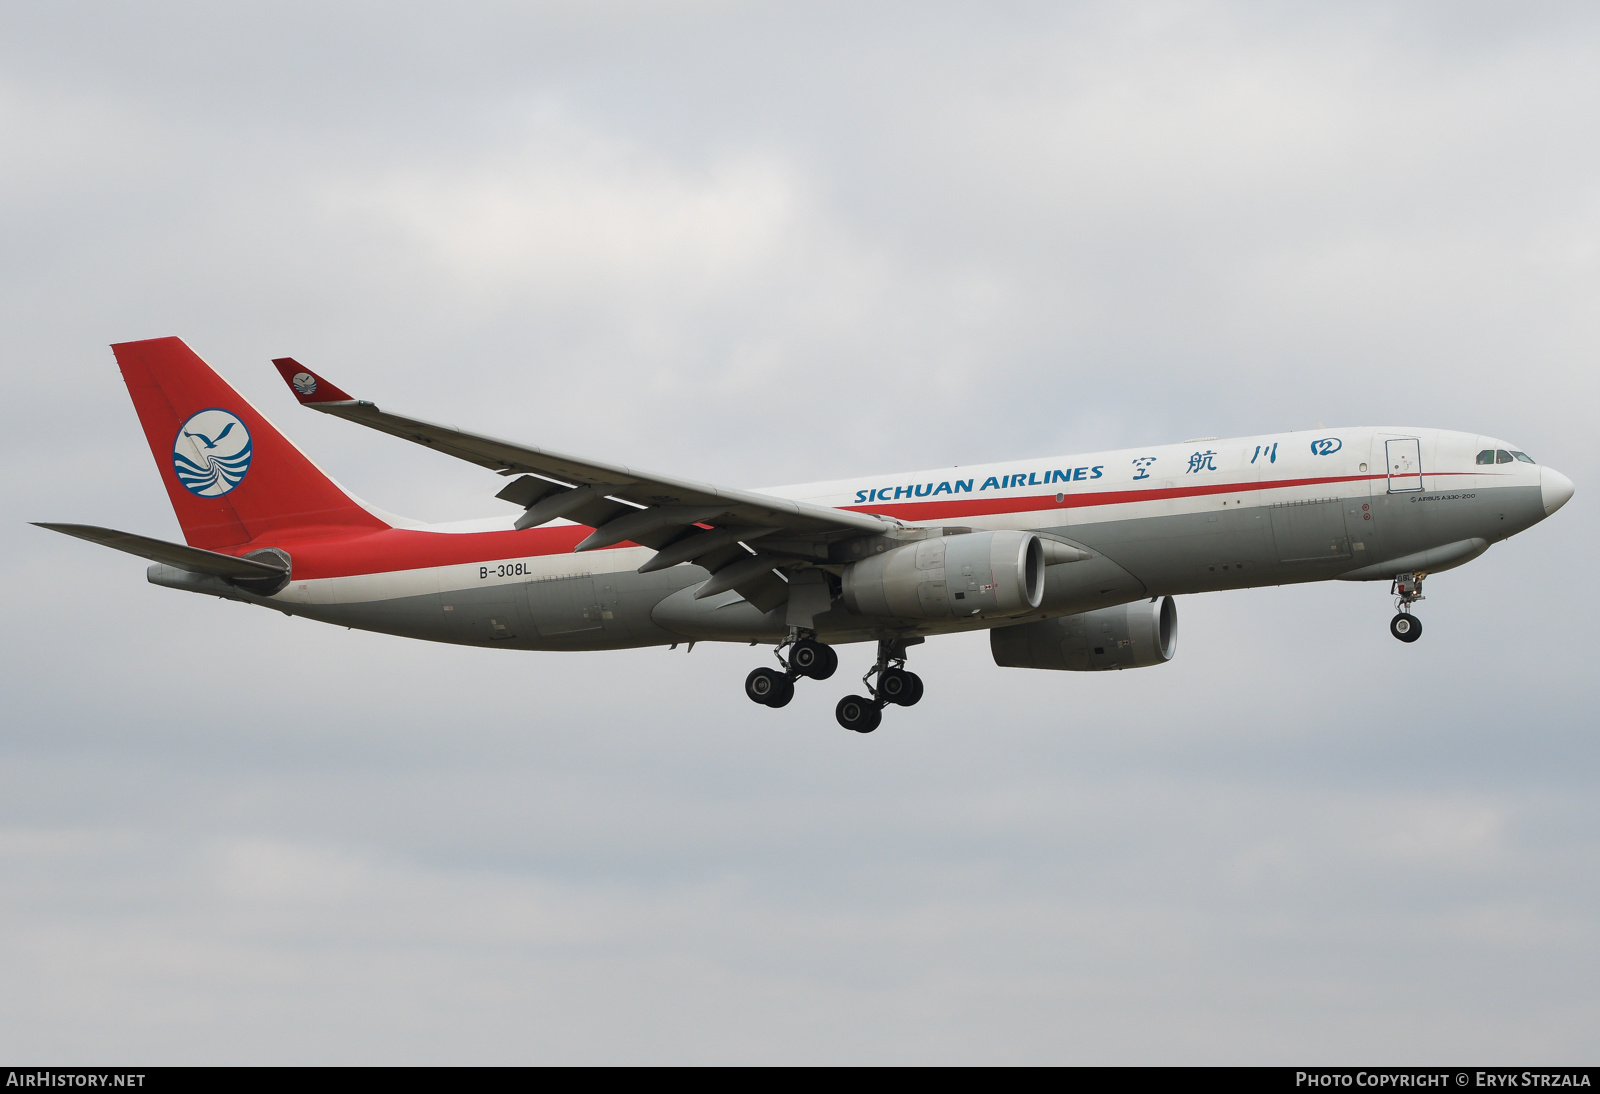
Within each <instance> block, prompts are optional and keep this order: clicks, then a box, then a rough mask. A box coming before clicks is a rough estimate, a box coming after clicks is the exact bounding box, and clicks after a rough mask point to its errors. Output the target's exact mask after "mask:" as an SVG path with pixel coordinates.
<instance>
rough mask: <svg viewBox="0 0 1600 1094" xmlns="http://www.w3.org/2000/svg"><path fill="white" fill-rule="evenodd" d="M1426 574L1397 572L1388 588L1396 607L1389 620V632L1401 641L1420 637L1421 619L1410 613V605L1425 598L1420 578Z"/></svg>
mask: <svg viewBox="0 0 1600 1094" xmlns="http://www.w3.org/2000/svg"><path fill="white" fill-rule="evenodd" d="M1427 576H1428V575H1427V574H1425V573H1413V574H1398V575H1396V577H1395V579H1394V584H1393V585H1392V586H1390V588H1389V593H1390V595H1392V596H1393V597H1394V606H1395V608H1396V609H1397V611H1396V612H1395V617H1394V618H1393V619H1391V620H1389V633H1390V634H1392V635H1394V636H1395V637H1396V638H1398V639H1400V641H1402V642H1415V641H1416V640H1417V639H1419V638H1421V637H1422V620H1420V619H1418V618H1417V617H1416V616H1414V615H1412V614H1411V605H1413V604H1415V603H1416V602H1417V601H1419V600H1423V599H1426V598H1425V597H1424V596H1423V595H1422V579H1423V578H1425V577H1427Z"/></svg>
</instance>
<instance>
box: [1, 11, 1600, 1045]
mask: <svg viewBox="0 0 1600 1094" xmlns="http://www.w3.org/2000/svg"><path fill="white" fill-rule="evenodd" d="M169 334H176V335H179V336H181V337H183V338H184V339H186V340H187V341H188V342H189V344H190V345H191V346H193V347H194V348H195V350H196V351H197V352H199V353H200V354H201V355H202V356H204V357H205V358H206V359H207V360H208V361H210V362H211V364H212V365H213V366H214V367H216V368H217V369H218V370H219V371H220V372H221V373H222V374H223V375H224V376H225V377H226V378H227V379H228V380H229V381H230V382H232V383H233V384H234V385H235V386H236V387H238V388H239V389H240V391H241V392H243V393H244V394H245V395H246V396H247V397H248V398H250V399H251V400H252V401H254V402H255V403H256V405H257V406H258V407H259V408H260V409H261V410H262V411H263V412H264V413H266V414H267V415H268V416H270V417H272V418H274V419H275V420H276V421H277V422H278V424H279V425H280V426H282V427H284V428H285V429H286V430H287V431H288V432H289V433H290V434H291V435H292V436H294V437H295V438H296V440H298V441H299V442H300V443H301V444H302V446H303V447H305V448H306V449H307V450H308V451H309V452H310V453H311V455H312V456H313V457H314V458H315V459H317V460H318V461H319V462H320V463H321V464H322V465H323V466H324V467H326V468H327V469H328V470H329V471H330V473H332V474H334V475H335V476H337V477H338V478H339V479H340V480H341V481H343V482H344V483H345V484H346V485H348V486H349V487H350V488H351V489H352V490H354V491H355V492H356V493H358V494H360V495H361V496H362V497H364V498H366V499H368V500H369V501H371V502H373V503H374V504H377V505H380V506H382V507H383V508H386V509H389V510H393V511H396V512H402V513H406V514H409V515H412V516H417V517H422V518H427V519H451V518H457V517H468V516H475V515H485V514H489V513H494V512H505V511H508V510H506V509H505V506H504V504H503V503H500V502H496V501H495V500H494V499H493V495H494V493H495V491H496V490H497V489H499V487H500V486H501V485H502V483H501V481H500V480H498V479H496V478H495V477H494V476H493V475H490V474H489V473H487V472H484V471H482V470H480V469H476V468H473V467H470V466H468V465H465V464H461V463H457V462H454V461H450V460H448V459H445V458H443V457H440V456H437V455H436V454H432V453H428V452H425V451H422V450H420V449H417V448H415V447H413V446H408V445H405V444H402V443H400V442H397V441H394V440H391V439H389V438H385V437H381V436H378V435H375V434H372V433H370V432H368V431H364V430H357V429H353V428H352V427H350V426H349V425H348V424H346V423H342V422H338V421H335V420H331V419H326V418H323V417H322V416H320V415H310V414H303V413H301V412H300V411H299V410H298V409H297V408H296V407H295V406H294V405H293V403H292V401H291V399H290V397H289V395H288V393H287V391H286V390H284V388H283V386H282V383H281V381H280V380H279V379H278V377H277V375H276V373H275V372H274V371H273V369H272V368H271V366H270V364H269V359H270V358H271V357H274V356H282V355H285V354H289V355H293V356H296V357H298V358H299V359H300V360H302V361H303V362H305V363H306V364H308V365H311V366H312V367H314V368H317V369H318V370H319V371H322V372H324V373H325V374H326V375H327V376H328V377H329V378H331V379H332V380H333V381H334V382H336V383H338V384H339V385H340V386H342V387H345V388H346V389H348V390H350V391H353V392H355V393H356V394H358V395H359V396H361V397H363V398H371V399H374V400H376V401H379V402H380V403H382V404H383V405H384V406H386V407H390V408H392V409H395V410H398V411H401V412H408V411H409V412H412V413H417V414H420V415H423V416H429V417H434V418H440V419H444V420H448V421H454V422H458V423H460V424H461V425H463V426H465V427H469V428H475V429H481V430H484V431H487V432H491V433H498V434H502V435H506V436H510V437H514V438H519V439H523V440H526V441H529V442H533V443H538V444H544V445H548V446H551V447H554V448H558V449H566V450H570V451H575V452H581V453H587V454H591V455H593V456H595V457H596V458H600V459H607V460H613V461H617V462H626V463H634V464H638V465H641V466H644V467H648V468H656V469H659V470H661V471H663V472H667V473H675V474H679V475H683V476H687V477H692V478H699V479H709V480H714V481H719V482H724V483H728V484H730V485H734V486H760V485H766V484H773V483H783V482H796V481H811V480H817V479H823V478H829V477H835V476H843V475H848V474H856V473H869V472H879V471H891V470H898V469H905V468H913V467H924V466H939V465H947V464H953V463H972V462H979V461H988V460H1000V459H1012V458H1020V457H1028V456H1045V455H1054V454H1066V453H1071V452H1080V451H1086V450H1091V449H1094V448H1099V447H1108V446H1117V445H1136V444H1148V443H1160V442H1168V441H1175V440H1180V439H1182V438H1185V437H1192V436H1197V435H1206V436H1209V435H1223V436H1227V435H1230V434H1238V433H1250V432H1257V431H1269V430H1270V431H1277V430H1285V429H1301V428H1305V429H1309V428H1314V427H1315V426H1316V425H1317V424H1318V423H1325V424H1327V425H1329V426H1334V425H1338V424H1357V423H1376V422H1398V423H1409V424H1415V425H1423V426H1439V427H1444V428H1450V429H1461V430H1477V431H1482V432H1485V433H1490V434H1494V435H1498V436H1502V437H1505V438H1507V439H1508V440H1510V441H1512V442H1514V443H1515V444H1517V445H1519V446H1521V447H1523V448H1525V449H1526V450H1527V451H1529V452H1531V453H1532V454H1533V455H1534V456H1535V458H1537V459H1539V460H1541V461H1544V462H1547V463H1549V464H1551V465H1553V466H1555V467H1557V468H1559V469H1561V470H1562V471H1564V472H1565V473H1566V474H1568V475H1569V476H1570V477H1571V478H1572V479H1573V480H1574V481H1575V482H1576V483H1577V488H1578V493H1577V497H1576V498H1575V500H1574V501H1573V502H1572V503H1571V504H1570V505H1569V506H1568V507H1567V508H1566V509H1565V510H1563V511H1562V512H1561V513H1559V514H1558V515H1557V516H1556V517H1555V518H1554V519H1552V520H1551V521H1549V522H1547V523H1546V524H1544V525H1541V526H1538V527H1536V528H1534V529H1532V530H1530V531H1528V532H1526V533H1524V534H1523V535H1521V536H1518V537H1517V538H1516V539H1514V540H1512V541H1510V542H1507V543H1504V544H1502V545H1499V546H1496V547H1495V548H1493V549H1492V550H1491V551H1490V552H1489V553H1488V554H1487V555H1485V556H1484V557H1483V558H1482V559H1480V560H1478V561H1476V562H1474V563H1472V564H1471V565H1470V566H1468V567H1466V568H1464V569H1461V570H1457V571H1453V572H1450V573H1448V574H1443V575H1439V576H1437V577H1435V578H1433V579H1432V580H1431V581H1430V582H1429V583H1428V586H1427V591H1428V599H1427V601H1426V602H1425V603H1424V604H1422V605H1421V606H1420V607H1419V609H1418V614H1419V615H1420V616H1421V617H1422V618H1423V619H1424V620H1425V621H1426V624H1427V633H1426V634H1425V635H1424V637H1423V639H1422V641H1420V642H1419V643H1417V644H1416V645H1413V646H1402V645H1401V644H1400V643H1397V642H1395V641H1394V640H1393V639H1392V638H1390V637H1389V635H1388V633H1387V627H1386V624H1387V620H1388V617H1389V615H1390V614H1391V613H1392V606H1391V601H1390V599H1389V597H1388V595H1387V586H1384V585H1381V584H1367V585H1349V584H1344V583H1337V582H1335V583H1330V584H1327V585H1319V586H1310V587H1298V588H1285V589H1263V590H1255V591H1250V592H1238V593H1225V594H1212V595H1205V596H1192V597H1184V598H1181V600H1180V602H1179V610H1180V615H1181V619H1182V623H1181V633H1180V641H1179V654H1178V657H1177V659H1176V660H1175V661H1173V662H1172V663H1171V664H1169V665H1166V666H1163V667H1161V668H1155V669H1145V670H1140V671H1139V672H1138V673H1137V674H1135V675H1130V674H1127V673H1108V674H1095V675H1089V674H1083V675H1079V674H1067V673H1061V674H1056V673H1036V672H1027V671H1022V670H1015V669H999V668H996V667H995V666H994V665H993V663H992V661H991V660H990V657H989V651H988V645H987V641H986V639H985V638H984V637H983V636H965V637H956V638H946V639H935V640H933V641H930V642H929V643H928V644H927V645H926V646H923V647H919V648H918V649H917V650H916V651H914V657H913V660H912V667H913V668H915V669H917V670H918V671H919V672H921V673H922V674H923V676H924V678H925V679H926V681H927V698H926V699H925V700H924V701H923V702H922V704H921V705H919V706H918V707H916V708H915V709H914V710H900V711H895V710H891V711H890V712H888V715H887V716H886V718H885V721H884V726H883V728H882V729H881V730H879V731H878V732H877V733H874V734H872V735H871V736H869V737H862V736H858V735H855V734H850V733H846V732H845V731H843V730H841V729H839V728H838V726H837V725H836V724H835V723H834V721H833V717H832V707H833V703H834V702H835V701H836V700H837V698H838V697H839V695H841V694H843V693H844V692H845V691H847V690H850V688H851V685H852V683H853V682H854V680H855V678H856V677H858V676H859V674H860V673H861V672H863V671H865V669H866V667H867V663H868V660H869V658H870V656H871V651H870V649H869V648H868V647H865V646H854V647H847V648H845V649H844V650H843V651H842V653H841V668H840V672H839V674H838V676H836V677H835V679H834V680H832V681H829V682H828V683H826V684H802V686H801V687H800V688H799V690H798V693H797V696H796V699H795V701H794V702H793V703H792V704H791V705H790V706H789V707H787V708H785V709H784V710H781V711H768V710H764V709H758V708H755V707H753V705H752V704H751V703H750V702H749V701H748V700H746V699H745V698H744V696H743V694H742V691H741V682H742V679H743V676H744V674H745V673H746V672H747V671H748V670H749V669H750V668H751V667H754V666H755V665H758V664H763V663H767V662H768V661H770V654H769V653H768V652H767V651H766V650H762V649H750V648H749V647H742V646H726V647H718V646H714V645H705V644H702V645H700V646H698V647H697V648H696V649H695V650H694V651H693V653H692V654H686V653H685V652H684V650H683V649H681V648H680V649H679V650H677V651H676V652H667V651H665V650H661V649H653V650H641V651H631V652H621V653H601V654H583V655H570V654H538V653H510V652H505V651H489V650H465V649H455V648H450V647H444V646H433V645H425V644H422V643H417V642H411V641H407V640H403V639H398V638H390V637H384V636H378V635H369V634H363V633H360V632H347V631H342V630H337V629H334V628H330V627H325V626H322V625H319V624H316V623H312V622H309V621H306V620H291V619H285V618H283V617H281V616H278V615H275V614H272V613H268V612H266V611H261V610H257V609H253V608H247V607H244V606H241V605H237V604H230V603H225V602H220V601H216V600H207V599H202V598H198V597H194V596H188V595H185V594H182V593H177V592H173V591H170V590H164V589H158V588H155V587H153V586H150V585H148V584H146V582H145V580H144V563H143V562H141V561H139V560H136V559H132V558H129V557H126V556H122V555H118V554H115V553H113V552H109V551H106V550H103V549H100V548H96V547H94V546H92V545H89V544H86V543H81V542H76V541H70V540H66V539H63V538H61V537H55V536H52V535H50V534H49V533H46V532H43V531H40V530H38V529H34V528H30V527H28V526H27V525H26V523H25V522H26V521H29V520H66V521H83V522H89V523H96V524H104V525H110V526H113V527H117V528H123V529H127V530H130V531H134V532H139V533H144V534H149V535H156V536H162V537H168V538H178V536H179V533H178V529H177V524H176V521H175V519H174V518H173V515H172V512H171V509H170V507H169V505H168V503H167V501H166V498H165V494H164V492H163V490H162V487H161V484H160V480H159V478H158V476H157V474H156V471H155V469H154V467H153V466H152V462H151V459H150V456H149V450H148V448H147V447H146V445H145V443H144V439H143V436H142V434H141V433H140V430H139V427H138V422H137V419H136V418H135V416H134V413H133V409H132V406H131V404H130V403H129V400H128V396H127V392H126V390H125V388H124V387H123V385H122V383H121V381H120V378H119V376H118V374H117V371H116V367H115V364H114V361H113V359H112V356H111V353H110V350H109V349H108V348H107V343H110V342H114V341H124V340H130V339H137V338H148V337H156V336H162V335H169ZM1597 345H1600V8H1596V6H1595V5H1593V4H1583V3H1572V4H1535V3H1525V4H1516V5H1503V4H1487V3H1485V4H1470V3H1451V4H1433V5H1430V4H1420V3H1419V4H1407V5H1392V6H1391V5H1378V4H1361V3H1352V4H1338V5H1294V4H1284V3H1261V4H1250V3H1236V4H1228V3H1211V4H1207V3H1195V4H1184V3H1125V4H1078V5H1064V4H1040V5H1024V4H983V5H976V4H975V5H968V6H959V7H957V6H941V5H934V4H927V3H921V4H906V5H893V4H879V5H872V6H868V5H861V4H840V5H833V6H829V5H824V4H819V3H807V4H797V5H788V6H782V5H734V4H719V3H699V4H690V3H682V4H640V5H633V4H624V3H608V4H599V3H591V4H582V5H577V4H575V5H568V6H557V5H547V6H536V5H530V4H505V5H493V4H477V5H474V4H465V3H459V2H457V3H451V4H448V5H444V4H440V5H428V4H407V5H399V4H377V3H373V4H347V5H333V4H327V3H315V4H301V5H295V4H288V3H284V4H276V5H264V6H256V7H249V6H240V5H216V4H179V3H173V4H144V5H138V6H135V5H125V4H107V5H92V4H70V3H58V4H31V3H22V2H4V3H0V352H3V358H0V360H3V368H4V377H5V392H6V398H4V399H3V400H0V426H3V429H0V453H3V456H0V468H3V479H0V491H3V493H0V498H3V502H0V504H3V513H4V516H5V520H4V521H3V522H0V545H3V550H4V557H5V560H6V565H5V566H4V569H3V576H0V583H3V584H0V590H3V596H4V601H5V603H6V605H7V609H8V610H7V612H6V619H7V622H8V625H7V626H6V627H5V628H4V630H3V632H0V688H3V694H4V699H3V704H4V705H3V726H4V728H3V729H0V987H3V989H4V990H0V1057H3V1058H6V1059H9V1060H13V1061H21V1060H26V1061H28V1062H51V1063H72V1062H75V1063H89V1062H105V1063H120V1062H124V1061H126V1062H141V1063H181V1062H304V1063H318V1062H401V1063H404V1062H430V1063H447V1062H457V1063H459V1062H602V1061H604V1062H623V1061H626V1062H750V1061H767V1062H862V1063H867V1062H883V1063H887V1062H913V1061H926V1062H958V1061H959V1062H1018V1063H1022V1062H1058V1063H1079V1062H1082V1063H1087V1062H1163V1063H1176V1062H1271V1063H1333V1062H1360V1063H1370V1062H1373V1061H1392V1062H1445V1063H1449V1062H1465V1061H1469V1060H1470V1061H1471V1062H1473V1063H1513V1064H1515V1063H1529V1062H1548V1063H1575V1062H1585V1061H1587V1062H1593V1061H1594V1060H1595V1058H1596V1057H1597V1055H1600V1033H1597V1031H1600V989H1597V987H1596V985H1597V983H1600V794H1597V790H1600V742H1597V732H1596V731H1597V728H1600V727H1597V723H1600V718H1597V716H1596V711H1597V707H1600V686H1597V683H1596V672H1595V654H1596V652H1597V650H1596V645H1597V644H1596V640H1595V637H1594V627H1595V618H1596V606H1597V605H1596V599H1597V592H1600V581H1597V578H1596V572H1595V562H1594V544H1595V543H1596V542H1600V522H1597V520H1596V519H1595V516H1594V506H1593V499H1594V497H1596V496H1600V493H1597V487H1600V474H1597V472H1600V460H1597V458H1596V455H1595V435H1596V424H1597V418H1600V413H1597V412H1600V380H1597V376H1600V367H1597V352H1596V350H1597Z"/></svg>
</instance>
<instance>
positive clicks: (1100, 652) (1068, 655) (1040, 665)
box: [989, 596, 1178, 672]
mask: <svg viewBox="0 0 1600 1094" xmlns="http://www.w3.org/2000/svg"><path fill="white" fill-rule="evenodd" d="M989 651H990V652H991V653H993V654H994V663H995V664H997V665H1000V666H1002V667H1005V668H1014V669H1065V670H1067V671H1069V672H1096V671H1098V670H1100V669H1139V668H1144V667H1145V666H1147V665H1164V664H1166V663H1167V662H1168V661H1171V660H1172V657H1173V654H1175V653H1177V652H1178V606H1177V604H1175V603H1174V602H1173V600H1172V598H1171V597H1170V596H1160V597H1156V598H1155V599H1154V600H1141V601H1138V602H1136V603H1133V604H1119V605H1117V606H1116V607H1114V608H1101V609H1100V610H1099V611H1095V612H1083V613H1081V614H1079V615H1068V616H1062V617H1061V618H1059V619H1045V620H1041V621H1040V622H1038V623H1022V624H1019V625H1017V626H1015V627H997V628H996V629H994V630H992V631H990V632H989Z"/></svg>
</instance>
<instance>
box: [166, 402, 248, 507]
mask: <svg viewBox="0 0 1600 1094" xmlns="http://www.w3.org/2000/svg"><path fill="white" fill-rule="evenodd" d="M252 454H253V446H252V445H251V443H250V431H249V430H248V429H246V428H245V425H244V422H242V421H240V420H239V416H238V415H236V414H233V413H231V412H230V411H226V410H202V411H201V412H200V413H198V414H195V415H193V416H192V417H190V419H189V420H188V421H186V422H184V423H183V428H181V429H179V430H178V437H177V439H176V440H174V441H173V442H172V469H173V471H175V472H177V475H178V481H179V482H181V483H183V486H184V489H186V490H188V491H189V493H191V494H198V495H199V496H200V497H202V498H215V497H220V496H221V495H223V494H226V493H227V492H228V491H230V490H232V489H233V488H234V487H235V486H238V485H239V484H240V483H241V482H243V481H244V476H245V472H247V471H249V470H250V457H251V455H252Z"/></svg>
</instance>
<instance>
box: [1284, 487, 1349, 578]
mask: <svg viewBox="0 0 1600 1094" xmlns="http://www.w3.org/2000/svg"><path fill="white" fill-rule="evenodd" d="M1344 503H1345V499H1343V498H1313V499H1310V500H1307V501H1281V502H1278V503H1276V504H1275V505H1273V506H1272V507H1271V508H1270V509H1269V512H1270V513H1271V515H1272V542H1273V546H1274V548H1275V549H1276V550H1277V553H1278V561H1279V562H1333V561H1337V560H1339V559H1347V558H1349V557H1350V534H1349V532H1348V530H1347V529H1346V528H1345V504H1344Z"/></svg>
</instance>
